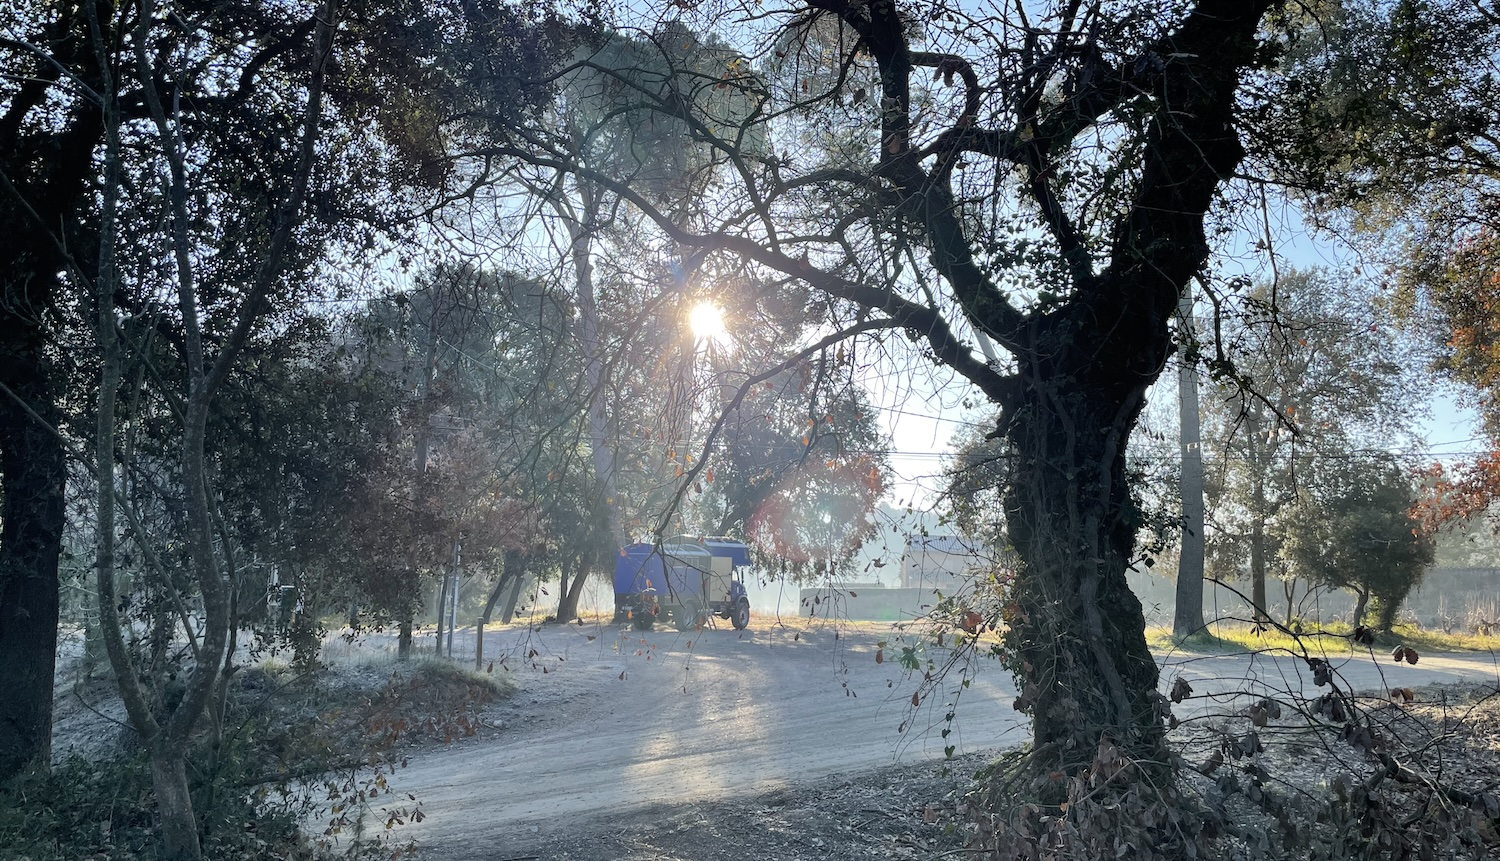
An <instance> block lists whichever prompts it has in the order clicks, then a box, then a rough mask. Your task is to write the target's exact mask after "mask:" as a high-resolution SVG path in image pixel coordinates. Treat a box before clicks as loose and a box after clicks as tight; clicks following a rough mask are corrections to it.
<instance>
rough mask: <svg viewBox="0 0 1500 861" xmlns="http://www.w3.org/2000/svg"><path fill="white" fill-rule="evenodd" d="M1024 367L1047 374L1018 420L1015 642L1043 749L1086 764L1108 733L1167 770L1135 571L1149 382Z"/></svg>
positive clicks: (1048, 756) (1042, 755)
mask: <svg viewBox="0 0 1500 861" xmlns="http://www.w3.org/2000/svg"><path fill="white" fill-rule="evenodd" d="M1023 374H1024V375H1025V376H1026V377H1028V378H1029V379H1032V380H1035V381H1037V383H1036V385H1034V386H1033V387H1031V388H1030V389H1029V391H1028V395H1029V397H1028V398H1027V402H1026V403H1025V405H1024V406H1023V407H1022V408H1021V409H1020V410H1018V411H1017V413H1016V415H1017V416H1018V418H1017V419H1016V420H1015V421H1014V422H1013V423H1012V425H1011V426H1010V429H1009V431H1008V439H1009V441H1010V443H1011V445H1012V446H1013V448H1014V451H1015V454H1016V458H1015V470H1016V472H1015V474H1014V475H1013V476H1012V477H1011V482H1010V487H1009V489H1008V491H1007V493H1006V522H1007V524H1008V525H1009V528H1010V537H1011V541H1012V542H1013V543H1014V545H1015V548H1016V551H1017V553H1018V554H1019V556H1020V558H1021V560H1022V565H1021V569H1020V572H1019V574H1018V576H1017V580H1016V586H1015V593H1014V605H1013V608H1012V610H1011V613H1012V616H1013V618H1012V619H1011V620H1010V625H1011V631H1010V634H1009V642H1010V644H1011V646H1012V648H1013V650H1014V654H1013V655H1012V656H1011V659H1012V662H1013V667H1014V669H1015V670H1016V671H1017V674H1018V676H1019V678H1020V680H1021V682H1022V692H1021V703H1022V705H1024V706H1026V707H1027V709H1028V710H1029V711H1030V713H1031V715H1032V728H1033V729H1032V731H1033V737H1034V742H1035V747H1036V751H1037V753H1038V757H1036V761H1037V762H1038V764H1039V765H1041V766H1042V767H1044V768H1045V769H1046V770H1048V771H1054V770H1060V771H1061V772H1063V773H1065V774H1074V773H1077V771H1078V770H1080V769H1083V768H1086V767H1087V766H1088V765H1089V764H1090V763H1091V762H1092V761H1093V760H1094V758H1095V756H1096V755H1097V754H1098V753H1099V749H1100V747H1101V745H1102V744H1103V743H1104V742H1106V741H1108V742H1110V743H1112V744H1114V745H1115V746H1116V747H1118V748H1119V749H1120V751H1121V752H1122V753H1123V754H1125V756H1126V757H1127V758H1128V759H1133V760H1135V761H1137V762H1140V763H1155V764H1157V766H1153V767H1156V768H1157V769H1158V770H1159V771H1160V772H1161V776H1164V775H1165V774H1166V769H1167V765H1166V764H1167V762H1169V757H1168V756H1167V751H1166V747H1165V741H1164V739H1165V730H1164V727H1163V723H1162V715H1161V713H1160V710H1159V707H1158V702H1159V698H1158V695H1157V693H1156V683H1157V667H1156V661H1155V659H1154V658H1153V657H1152V656H1151V652H1150V651H1149V650H1148V649H1147V648H1146V638H1145V616H1144V613H1143V611H1142V608H1141V603H1140V601H1139V600H1138V599H1137V598H1136V597H1135V595H1134V593H1132V592H1131V591H1130V587H1129V586H1128V585H1127V584H1126V580H1125V572H1126V570H1127V568H1128V565H1129V559H1130V554H1131V551H1132V549H1133V548H1134V546H1135V529H1136V524H1137V521H1136V519H1135V513H1136V510H1135V506H1134V504H1133V502H1132V500H1131V497H1130V488H1129V486H1128V483H1127V481H1126V478H1125V441H1126V439H1127V437H1128V435H1129V433H1130V430H1131V429H1132V428H1133V427H1134V425H1135V422H1136V419H1137V418H1138V416H1139V413H1140V410H1141V407H1142V405H1143V403H1144V386H1140V387H1137V388H1136V389H1135V390H1133V391H1126V392H1121V393H1117V394H1111V393H1109V392H1108V391H1106V390H1105V389H1103V388H1102V387H1094V386H1090V387H1088V388H1087V389H1084V391H1082V392H1080V389H1081V388H1083V387H1084V386H1085V385H1086V384H1085V383H1084V382H1083V381H1082V380H1079V379H1077V378H1075V381H1074V382H1073V383H1070V384H1060V380H1059V377H1058V375H1057V374H1056V373H1055V372H1054V373H1050V374H1045V375H1040V374H1035V373H1026V369H1025V368H1024V367H1023ZM1061 788H1062V787H1061V786H1059V787H1058V789H1059V790H1061Z"/></svg>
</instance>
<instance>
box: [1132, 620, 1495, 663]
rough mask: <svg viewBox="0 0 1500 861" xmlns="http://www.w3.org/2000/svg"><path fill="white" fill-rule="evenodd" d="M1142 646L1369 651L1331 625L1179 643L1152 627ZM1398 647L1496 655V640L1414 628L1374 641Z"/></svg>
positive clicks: (1214, 627)
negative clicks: (1295, 632)
mask: <svg viewBox="0 0 1500 861" xmlns="http://www.w3.org/2000/svg"><path fill="white" fill-rule="evenodd" d="M1146 644H1147V645H1148V646H1150V647H1151V650H1152V651H1154V652H1192V653H1195V654H1235V653H1240V652H1258V651H1267V650H1284V651H1290V652H1295V653H1301V652H1303V651H1304V650H1305V651H1308V652H1312V653H1314V654H1326V655H1347V654H1356V653H1363V652H1365V651H1366V648H1367V647H1364V646H1356V645H1354V639H1353V628H1351V627H1350V626H1349V625H1348V624H1347V623H1344V622H1331V623H1328V624H1326V625H1324V626H1322V627H1319V628H1312V627H1307V628H1305V629H1304V630H1303V632H1302V633H1301V634H1300V635H1293V634H1289V633H1286V632H1284V631H1282V630H1281V629H1280V628H1272V629H1270V630H1266V631H1256V630H1254V629H1253V628H1252V627H1251V626H1250V625H1247V624H1244V623H1240V622H1233V623H1231V622H1225V623H1220V624H1210V625H1209V626H1208V627H1207V629H1205V630H1204V631H1202V632H1199V633H1198V634H1195V635H1193V636H1191V637H1188V638H1187V639H1185V640H1183V641H1181V642H1179V641H1177V640H1175V639H1174V638H1173V637H1172V629H1171V628H1168V627H1165V626H1154V627H1150V628H1147V629H1146ZM1397 645H1406V646H1411V647H1412V648H1414V649H1416V650H1417V651H1418V652H1489V651H1496V650H1500V636H1494V635H1480V634H1468V633H1455V634H1445V633H1443V632H1442V631H1432V630H1428V629H1425V628H1420V627H1417V626H1415V625H1397V626H1396V627H1395V628H1394V629H1393V630H1391V631H1389V632H1387V633H1383V634H1380V635H1378V636H1377V637H1376V639H1375V645H1374V646H1373V647H1369V648H1373V649H1375V650H1376V651H1380V650H1381V649H1389V648H1392V647H1394V646H1397Z"/></svg>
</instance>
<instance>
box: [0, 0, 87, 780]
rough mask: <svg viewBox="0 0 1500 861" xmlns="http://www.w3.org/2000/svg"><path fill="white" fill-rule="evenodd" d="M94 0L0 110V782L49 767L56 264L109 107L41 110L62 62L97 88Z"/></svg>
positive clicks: (66, 25)
mask: <svg viewBox="0 0 1500 861" xmlns="http://www.w3.org/2000/svg"><path fill="white" fill-rule="evenodd" d="M84 5H86V4H74V5H70V4H63V5H61V6H57V7H54V8H51V9H49V12H48V14H55V16H56V17H55V18H54V19H52V20H49V21H48V22H47V24H46V27H47V32H49V33H53V34H56V35H49V36H47V39H48V41H49V50H52V51H54V52H55V53H54V54H53V56H54V58H55V59H56V60H57V61H58V62H57V63H56V64H53V63H49V62H47V61H46V60H43V59H38V61H37V63H36V65H35V66H33V67H32V68H29V69H25V70H16V73H17V75H18V76H20V77H18V78H17V80H18V81H23V82H22V83H20V84H19V85H18V86H17V89H16V90H15V91H14V92H13V93H12V94H11V98H10V99H9V100H8V102H7V103H6V104H5V105H4V106H3V112H0V385H3V386H4V389H0V655H3V656H4V659H3V660H0V691H4V692H5V695H4V697H3V698H0V782H4V781H5V780H6V779H8V778H10V777H13V776H15V775H16V774H17V773H18V772H20V771H21V770H22V769H25V768H27V767H28V766H30V765H32V764H34V763H42V764H45V763H46V762H47V761H48V759H49V756H50V747H51V742H52V695H53V689H52V683H53V678H52V677H53V673H54V671H55V669H56V666H55V664H56V654H57V621H58V578H57V563H58V558H59V555H60V553H61V549H62V533H63V525H64V518H65V513H64V508H63V493H64V484H65V482H66V479H67V471H66V458H65V451H64V448H63V443H62V440H61V438H60V437H59V436H58V435H57V434H56V432H55V430H56V428H57V427H58V424H59V422H60V421H61V417H62V413H61V410H60V409H59V408H58V403H57V399H58V390H57V386H58V381H57V380H55V379H54V377H55V375H56V373H57V369H56V368H54V367H53V363H52V361H51V360H50V359H49V358H48V356H49V349H50V344H51V343H52V341H53V337H54V336H53V325H54V322H55V321H54V320H53V315H54V313H55V310H54V308H55V305H56V302H57V297H58V295H59V294H60V293H61V291H62V289H63V282H62V280H61V278H60V276H59V274H58V273H60V272H62V271H64V270H65V269H67V268H69V266H70V264H71V263H72V262H73V261H72V260H71V258H70V257H69V255H68V252H67V251H65V250H64V248H65V247H73V248H74V249H75V251H81V250H83V248H84V242H83V241H79V239H78V237H76V236H74V235H73V233H74V231H73V230H72V229H71V226H72V225H74V224H76V223H77V220H78V209H79V207H80V206H81V204H82V201H83V200H84V194H85V192H86V191H88V190H89V188H90V186H89V181H90V180H91V179H92V178H93V176H94V172H95V165H94V161H93V156H94V150H95V148H96V147H97V146H98V143H99V140H100V137H101V135H102V134H103V114H102V112H101V109H100V106H99V104H98V103H97V102H96V101H94V100H92V99H87V98H83V99H76V100H74V103H73V106H72V108H71V109H70V111H69V113H68V114H67V115H66V116H65V117H59V118H54V119H53V120H49V121H42V122H34V121H33V119H34V117H33V115H34V114H35V112H37V111H39V110H41V111H46V110H51V108H48V107H47V97H48V93H49V91H50V90H51V89H52V87H53V86H54V85H55V83H56V82H57V80H58V78H59V76H60V75H61V71H60V69H62V68H64V67H66V68H68V69H71V70H73V71H72V72H71V74H73V75H75V76H76V78H77V80H78V81H79V82H80V83H82V84H84V85H86V86H88V87H90V88H95V89H96V90H97V89H98V88H99V81H98V66H97V63H96V62H95V61H94V55H93V52H92V50H91V44H90V42H89V40H88V39H87V38H86V36H87V29H86V24H85V23H84V22H85V16H84V14H83V12H82V8H83V6H84Z"/></svg>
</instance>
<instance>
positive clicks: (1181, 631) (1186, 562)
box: [1172, 285, 1204, 640]
mask: <svg viewBox="0 0 1500 861" xmlns="http://www.w3.org/2000/svg"><path fill="white" fill-rule="evenodd" d="M1177 320H1178V324H1179V325H1180V326H1182V335H1183V338H1182V340H1183V342H1184V343H1185V344H1191V343H1192V342H1193V291H1192V287H1191V285H1189V286H1188V287H1185V288H1184V289H1183V291H1182V296H1181V298H1180V299H1178V301H1177ZM1177 411H1178V412H1177V414H1178V419H1179V427H1180V430H1179V442H1180V443H1181V447H1182V484H1181V492H1182V521H1183V522H1182V544H1181V545H1180V546H1181V552H1180V553H1179V554H1178V557H1177V603H1176V607H1175V608H1174V609H1173V612H1172V636H1173V637H1175V638H1177V639H1179V640H1181V639H1183V638H1184V637H1189V636H1192V635H1193V634H1195V633H1197V632H1199V631H1201V630H1203V521H1204V511H1203V445H1202V440H1201V437H1200V428H1199V417H1198V373H1197V368H1195V367H1193V363H1192V362H1189V361H1186V360H1184V361H1183V362H1182V363H1181V366H1180V367H1179V368H1178V371H1177Z"/></svg>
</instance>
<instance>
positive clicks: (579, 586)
mask: <svg viewBox="0 0 1500 861" xmlns="http://www.w3.org/2000/svg"><path fill="white" fill-rule="evenodd" d="M591 567H592V566H590V564H589V556H588V554H587V553H580V554H578V569H577V570H576V571H575V572H574V574H573V582H572V583H570V584H568V585H567V587H566V588H564V589H563V590H562V594H561V595H559V596H558V598H557V621H558V622H571V621H573V620H574V619H577V618H578V599H579V597H580V596H581V595H582V594H583V587H584V586H585V585H586V584H587V583H588V579H589V571H590V569H591Z"/></svg>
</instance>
